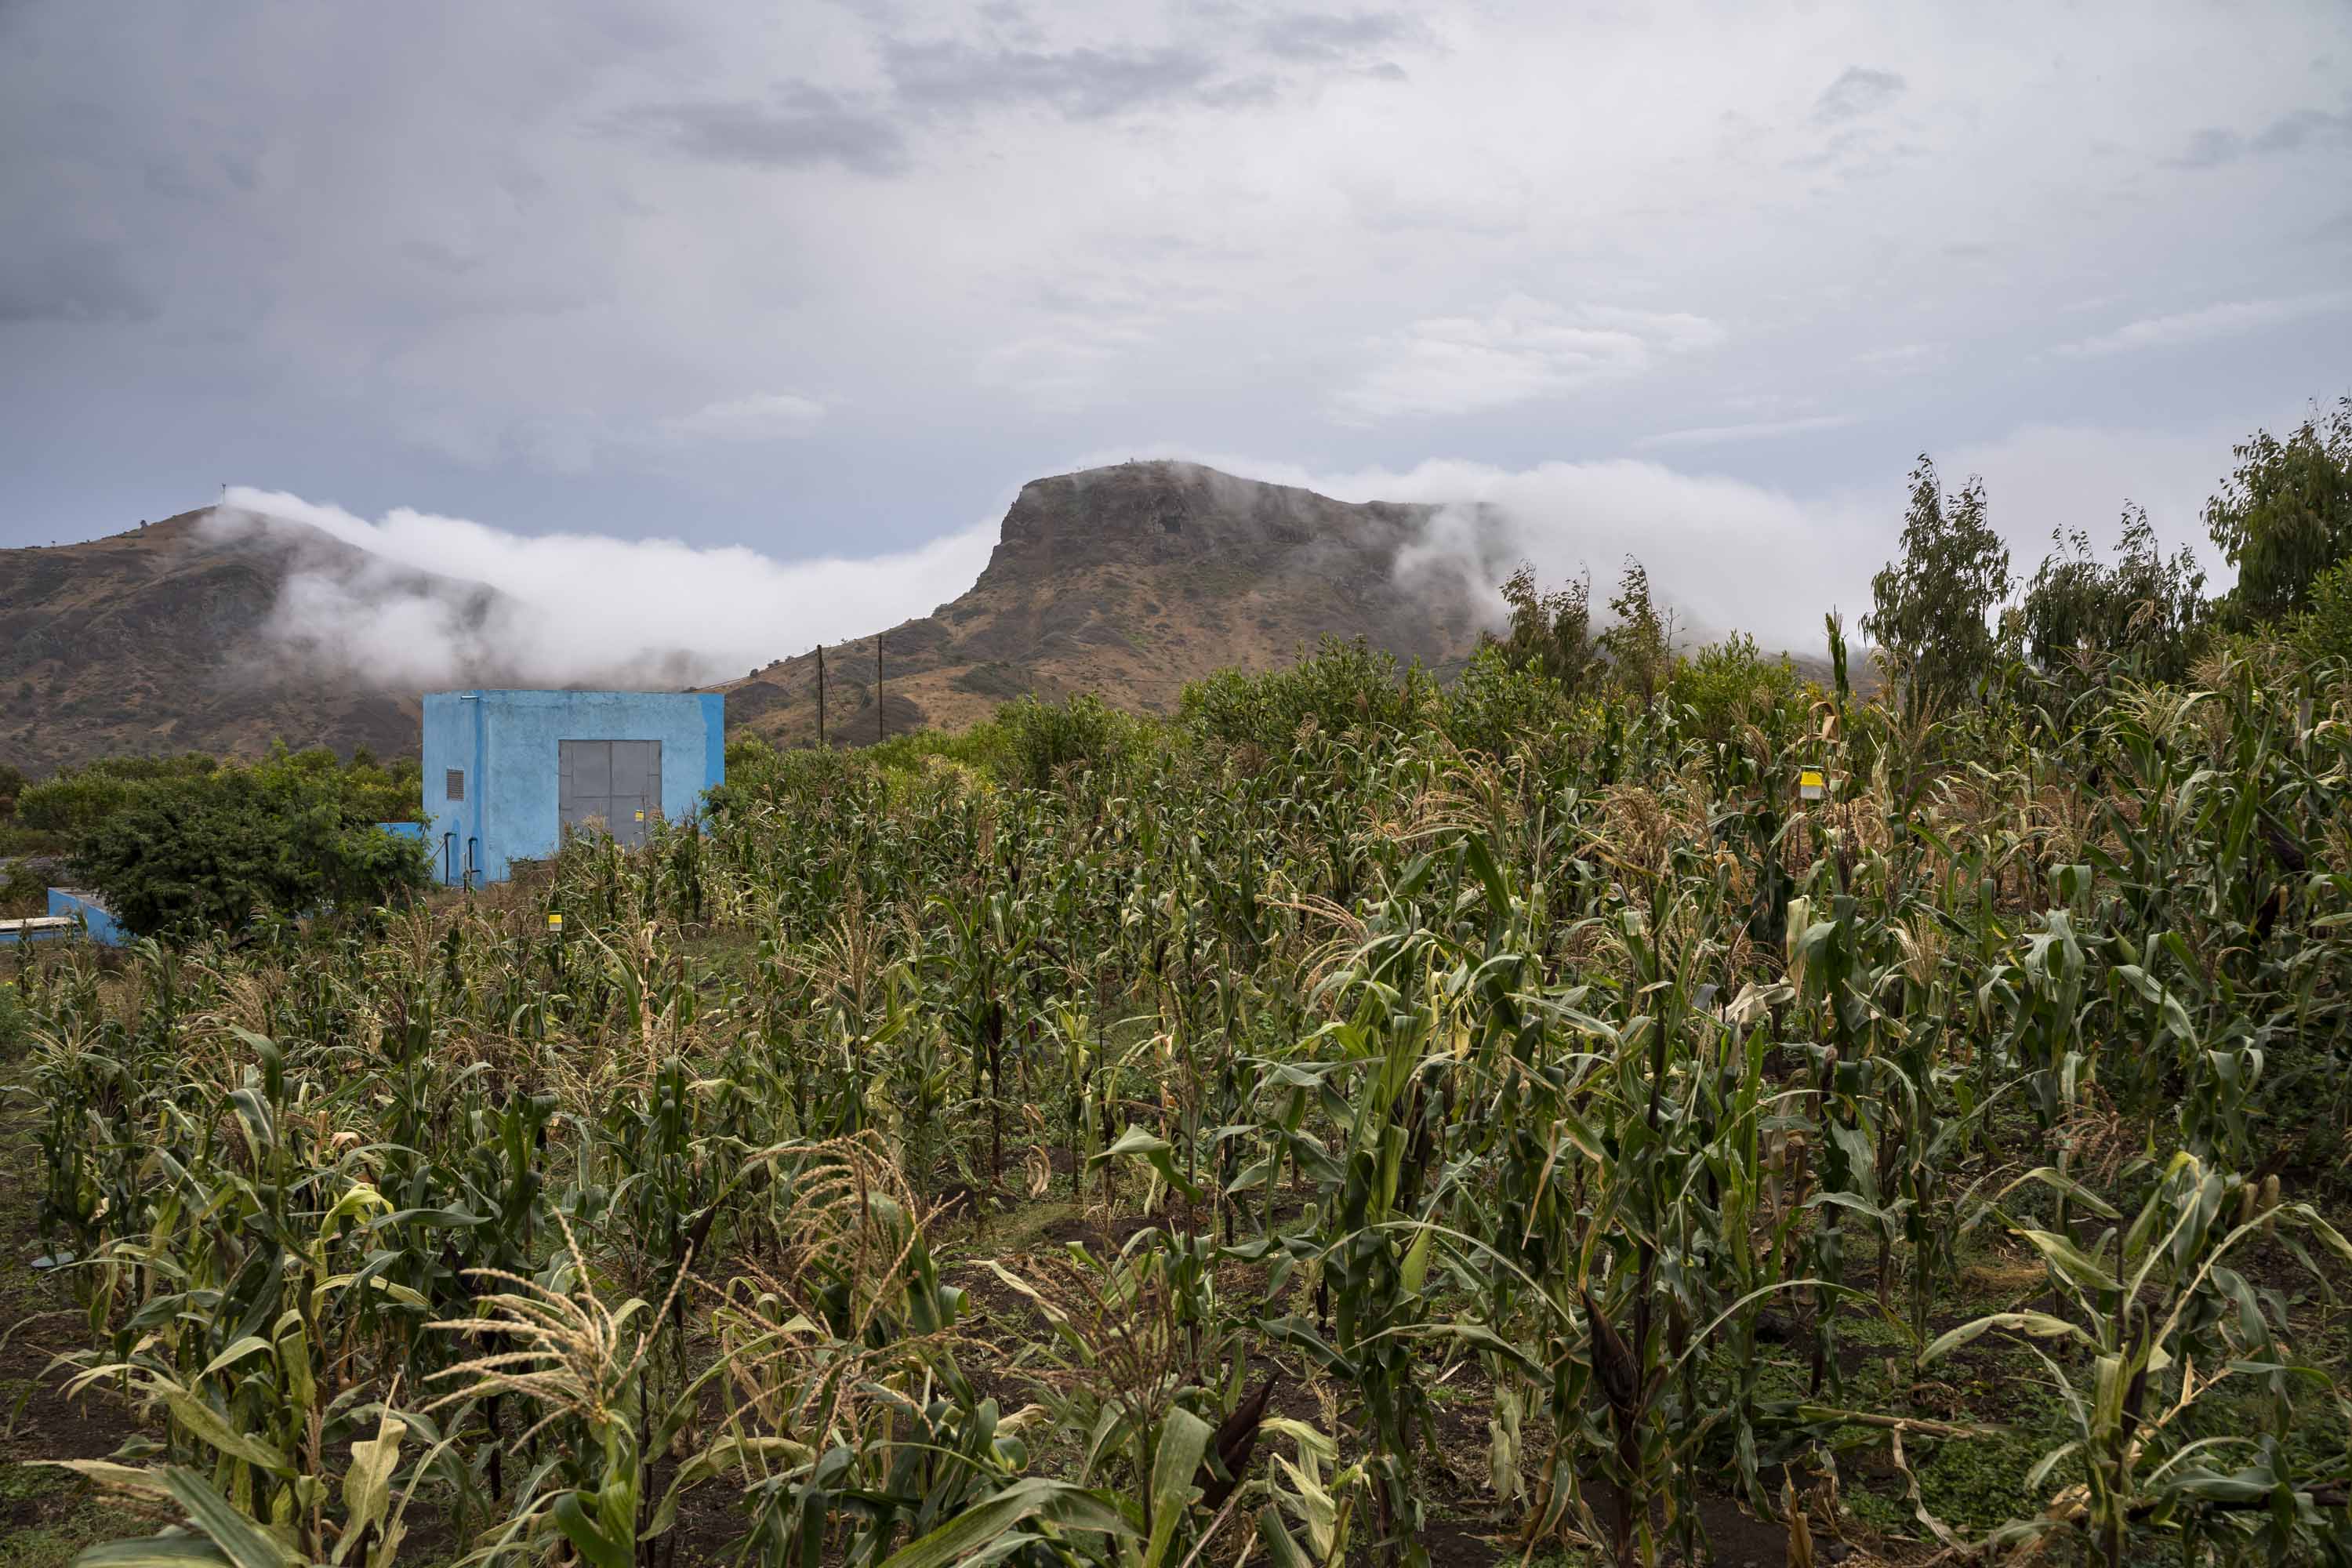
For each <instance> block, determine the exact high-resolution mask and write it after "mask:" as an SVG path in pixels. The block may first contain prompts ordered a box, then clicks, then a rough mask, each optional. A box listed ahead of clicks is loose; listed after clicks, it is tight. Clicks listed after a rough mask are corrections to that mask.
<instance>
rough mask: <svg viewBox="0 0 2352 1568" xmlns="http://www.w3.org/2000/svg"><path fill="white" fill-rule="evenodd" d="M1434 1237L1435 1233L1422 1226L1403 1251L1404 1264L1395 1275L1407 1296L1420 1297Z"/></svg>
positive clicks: (1427, 1274) (1426, 1276)
mask: <svg viewBox="0 0 2352 1568" xmlns="http://www.w3.org/2000/svg"><path fill="white" fill-rule="evenodd" d="M1436 1235H1437V1232H1435V1231H1434V1230H1432V1229H1430V1228H1429V1227H1427V1226H1423V1227H1422V1232H1421V1234H1420V1235H1419V1236H1417V1237H1413V1240H1412V1246H1411V1247H1407V1248H1406V1249H1405V1254H1404V1263H1403V1264H1402V1267H1400V1268H1398V1270H1397V1274H1398V1278H1399V1280H1400V1282H1401V1283H1402V1285H1403V1286H1404V1293H1405V1294H1406V1295H1408V1296H1418V1295H1420V1294H1421V1283H1422V1281H1423V1279H1427V1278H1428V1277H1429V1244H1430V1241H1431V1240H1432V1238H1433V1237H1435V1236H1436Z"/></svg>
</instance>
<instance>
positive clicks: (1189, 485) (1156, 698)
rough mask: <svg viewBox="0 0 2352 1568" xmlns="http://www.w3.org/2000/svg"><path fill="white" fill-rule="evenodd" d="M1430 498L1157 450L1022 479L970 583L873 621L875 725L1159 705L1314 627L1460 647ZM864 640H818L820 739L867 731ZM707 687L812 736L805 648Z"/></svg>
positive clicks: (1457, 590)
mask: <svg viewBox="0 0 2352 1568" xmlns="http://www.w3.org/2000/svg"><path fill="white" fill-rule="evenodd" d="M1437 510H1438V509H1436V508H1434V507H1430V506H1420V505H1402V504H1398V503H1394V502H1387V501H1368V502H1349V501H1340V500H1333V499H1331V498H1330V497H1328V496H1324V495H1318V494H1317V493H1316V492H1315V491H1313V490H1308V489H1299V488H1297V487H1295V486H1289V485H1277V484H1269V483H1266V482H1265V481H1263V480H1258V479H1243V478H1240V477H1238V476H1236V475H1233V474H1228V473H1223V472H1221V471H1219V470H1218V469H1215V468H1206V467H1203V466H1202V465H1201V464H1198V463H1189V462H1181V461H1174V460H1169V459H1152V460H1148V461H1134V462H1126V463H1116V464H1111V465H1108V466H1107V467H1103V468H1085V469H1080V470H1078V471H1077V472H1075V473H1067V474H1056V475H1053V476H1051V477H1049V478H1045V479H1032V480H1031V481H1030V482H1029V483H1027V484H1025V485H1024V486H1022V487H1021V491H1020V494H1019V495H1018V496H1016V497H1015V498H1014V500H1013V505H1012V506H1011V507H1010V508H1009V509H1008V510H1006V512H1005V514H1004V521H1003V525H1002V527H1001V529H1000V531H999V533H998V538H997V543H996V548H995V550H994V551H993V552H992V553H991V555H990V557H989V562H988V566H987V568H986V569H985V570H984V571H982V573H981V574H980V579H979V581H978V582H976V583H975V584H973V585H972V587H971V591H970V592H969V593H966V594H964V595H961V597H959V598H957V599H955V600H953V601H952V602H950V603H949V604H946V605H940V607H939V609H937V610H935V611H934V612H933V613H932V614H930V615H929V616H922V617H920V618H919V619H916V620H912V621H907V622H904V623H902V624H900V625H899V626H896V627H893V628H891V629H890V630H889V631H887V632H886V633H884V634H882V638H881V641H882V650H883V661H882V662H883V672H882V684H883V689H884V690H885V692H886V693H887V696H888V698H889V701H888V704H887V708H886V710H885V711H884V713H883V715H882V723H881V726H880V728H881V729H882V730H883V731H887V732H897V731H902V730H906V729H913V728H920V727H926V726H928V727H948V728H955V727H960V726H961V725H964V724H967V723H970V722H971V721H975V720H977V719H981V718H984V717H986V716H987V714H988V713H989V712H990V711H991V710H992V709H993V708H994V706H995V705H996V704H997V703H999V702H1003V701H1005V700H1008V699H1011V698H1013V697H1017V696H1022V695H1024V694H1034V695H1037V696H1041V697H1045V698H1048V699H1054V698H1059V697H1063V696H1066V695H1069V694H1071V693H1074V692H1077V691H1093V692H1097V693H1098V694H1100V695H1101V696H1103V697H1104V698H1105V699H1106V700H1109V701H1112V702H1114V703H1116V704H1118V705H1121V706H1125V707H1129V708H1135V709H1140V710H1145V711H1160V712H1165V711H1169V710H1172V709H1173V708H1174V706H1175V704H1176V701H1177V700H1178V698H1179V697H1181V694H1182V691H1183V688H1184V686H1185V684H1186V682H1188V681H1192V680H1197V679H1201V678H1202V677H1204V676H1207V675H1209V674H1212V673H1213V672H1214V671H1216V670H1218V669H1221V668H1227V667H1233V666H1238V667H1241V668H1250V669H1264V668H1273V667H1275V666H1277V665H1280V664H1284V663H1286V662H1288V661H1289V660H1290V659H1291V658H1293V657H1295V656H1296V654H1297V652H1298V650H1299V649H1300V648H1302V647H1311V646H1312V645H1313V644H1314V643H1315V642H1316V641H1318V639H1319V638H1320V637H1324V636H1327V635H1331V636H1339V637H1363V638H1364V639H1366V640H1367V641H1369V642H1370V643H1371V644H1373V645H1374V646H1375V647H1384V648H1387V649H1388V650H1390V651H1391V652H1393V653H1395V654H1397V655H1398V656H1399V657H1401V658H1419V659H1421V660H1423V662H1424V663H1427V664H1430V665H1433V666H1436V667H1440V668H1444V667H1446V666H1450V665H1453V664H1455V663H1458V662H1459V661H1460V660H1461V659H1463V658H1466V657H1467V655H1468V654H1469V652H1470V650H1471V648H1472V647H1473V646H1474V644H1475V640H1476V636H1477V631H1478V626H1479V615H1480V612H1479V605H1478V604H1477V602H1476V600H1475V595H1474V594H1473V593H1472V591H1471V584H1470V577H1471V576H1473V575H1475V572H1470V571H1467V570H1454V571H1446V570H1442V569H1441V570H1437V571H1416V570H1414V562H1415V560H1416V559H1417V553H1418V552H1417V551H1416V547H1417V546H1422V545H1424V544H1426V542H1427V538H1428V532H1429V523H1430V521H1431V519H1432V518H1433V516H1434V515H1435V513H1436V511H1437ZM1486 569H1487V563H1478V564H1477V570H1479V571H1484V570H1486ZM1499 580H1500V579H1499V578H1497V579H1496V581H1499ZM874 648H875V639H874V638H872V637H866V638H861V639H859V640H857V641H856V642H853V643H850V644H848V645H845V647H843V648H841V649H840V650H838V651H837V652H836V653H835V655H834V656H833V657H832V658H830V659H829V660H828V665H827V692H826V704H825V707H826V716H827V724H826V729H827V732H828V735H829V736H830V738H832V739H834V740H835V741H840V740H849V741H853V742H863V741H867V740H871V739H873V738H874V736H875V734H876V733H877V724H876V719H875V712H874V669H873V659H874ZM722 689H723V690H725V691H726V692H727V693H728V696H729V720H730V726H731V727H735V728H739V729H746V730H751V731H758V732H761V733H765V734H768V735H770V736H772V738H774V739H775V740H776V741H778V742H780V743H784V744H805V743H807V742H810V741H812V740H814V737H815V732H816V664H815V659H814V656H813V655H803V656H802V657H800V658H793V659H787V660H783V661H781V662H780V663H778V664H775V665H772V666H770V667H769V668H767V669H764V670H761V671H760V672H758V673H757V674H755V675H753V676H752V677H751V678H750V679H746V680H742V681H738V682H735V683H733V684H731V685H730V686H727V687H724V688H722Z"/></svg>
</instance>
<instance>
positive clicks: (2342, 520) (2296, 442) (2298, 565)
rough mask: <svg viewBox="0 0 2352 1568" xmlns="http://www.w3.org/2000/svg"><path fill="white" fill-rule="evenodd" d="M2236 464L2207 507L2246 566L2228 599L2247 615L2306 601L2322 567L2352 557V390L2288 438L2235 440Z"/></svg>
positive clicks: (2219, 536) (2262, 435)
mask: <svg viewBox="0 0 2352 1568" xmlns="http://www.w3.org/2000/svg"><path fill="white" fill-rule="evenodd" d="M2231 450H2232V452H2233V453H2234V455H2235V456H2236V458H2237V459H2238V469H2237V472H2236V473H2234V474H2232V475H2231V476H2230V478H2229V479H2227V480H2225V481H2223V483H2222V487H2221V493H2220V494H2219V495H2217V496H2215V497H2214V498H2213V499H2212V500H2210V501H2209V502H2207V503H2206V506H2205V525H2206V527H2207V528H2208V529H2210V531H2211V532H2212V535H2213V542H2214V543H2215V544H2217V545H2219V546H2221V553H2222V554H2223V556H2225V557H2226V558H2227V559H2228V560H2229V563H2230V564H2231V565H2232V566H2235V567H2236V568H2237V569H2238V585H2237V586H2236V587H2235V588H2233V589H2231V591H2230V594H2229V596H2228V597H2227V599H2225V600H2224V605H2225V606H2226V608H2227V610H2228V612H2229V614H2230V616H2231V619H2233V620H2236V621H2239V622H2241V623H2245V622H2254V621H2273V620H2277V619H2279V618H2281V617H2282V616H2290V615H2293V614H2294V613H2295V612H2297V611H2299V610H2302V609H2304V608H2305V607H2306V606H2307V605H2309V604H2310V602H2311V589H2312V584H2313V583H2314V582H2315V580H2316V579H2317V578H2318V576H2319V574H2321V573H2323V572H2325V571H2326V570H2327V569H2328V568H2329V567H2331V566H2334V565H2335V564H2336V563H2338V562H2340V561H2342V560H2344V559H2345V558H2346V557H2347V556H2352V395H2347V396H2345V397H2340V398H2338V399H2337V400H2336V406H2335V407H2334V408H2333V409H2331V410H2329V411H2328V412H2327V413H2326V415H2324V416H2323V415H2320V414H2317V413H2314V414H2313V416H2311V417H2310V418H2308V419H2305V421H2304V422H2303V423H2302V425H2300V426H2297V427H2296V428H2295V429H2294V431H2293V432H2292V433H2290V434H2289V435H2288V437H2286V439H2285V440H2284V441H2282V440H2280V439H2278V438H2277V437H2274V436H2273V435H2272V434H2271V433H2270V432H2269V431H2267V430H2257V431H2255V432H2254V433H2253V435H2252V436H2251V437H2248V438H2247V439H2246V440H2245V441H2244V442H2242V443H2241V444H2240V445H2239V446H2237V447H2233V448H2232V449H2231Z"/></svg>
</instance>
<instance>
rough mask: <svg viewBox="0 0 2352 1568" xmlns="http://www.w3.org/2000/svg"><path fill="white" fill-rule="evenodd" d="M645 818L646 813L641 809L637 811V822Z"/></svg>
mask: <svg viewBox="0 0 2352 1568" xmlns="http://www.w3.org/2000/svg"><path fill="white" fill-rule="evenodd" d="M645 819H646V814H645V813H644V812H642V811H641V812H639V813H637V820H638V821H639V822H643V821H644V820H645Z"/></svg>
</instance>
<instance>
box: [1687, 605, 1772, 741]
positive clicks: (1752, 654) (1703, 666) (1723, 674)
mask: <svg viewBox="0 0 2352 1568" xmlns="http://www.w3.org/2000/svg"><path fill="white" fill-rule="evenodd" d="M1804 690H1805V682H1804V679H1803V677H1801V676H1800V675H1799V674H1798V673H1797V667H1796V666H1795V665H1794V664H1792V663H1790V660H1789V656H1788V655H1787V654H1785V653H1784V654H1780V655H1779V656H1777V657H1773V658H1767V657H1766V656H1765V655H1764V653H1763V652H1762V651H1761V650H1760V649H1759V648H1758V647H1757V646H1756V639H1755V638H1754V637H1749V636H1748V634H1747V633H1745V632H1734V633H1732V635H1731V636H1729V637H1726V638H1724V639H1723V641H1721V642H1718V643H1709V644H1708V645H1707V646H1706V647H1703V648H1701V649H1699V650H1698V652H1696V654H1693V655H1692V656H1691V657H1690V658H1686V659H1684V660H1683V661H1682V662H1681V663H1679V664H1677V665H1676V666H1675V672H1674V674H1673V675H1672V676H1670V677H1669V678H1668V679H1667V681H1666V698H1667V700H1668V701H1670V702H1673V703H1674V704H1675V706H1677V707H1680V708H1685V709H1688V710H1690V713H1691V719H1692V724H1693V726H1694V727H1695V728H1696V730H1697V731H1698V732H1699V733H1700V734H1702V735H1705V736H1706V738H1707V739H1708V740H1710V741H1722V740H1725V739H1727V738H1728V737H1729V736H1730V734H1731V732H1732V731H1734V730H1735V729H1737V728H1738V726H1739V725H1741V724H1744V723H1755V722H1759V721H1762V719H1763V718H1764V717H1765V716H1766V715H1767V714H1769V712H1771V711H1772V710H1774V709H1777V708H1779V707H1780V705H1781V704H1783V703H1786V702H1790V701H1794V700H1798V699H1800V698H1801V697H1802V696H1803V695H1804Z"/></svg>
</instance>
